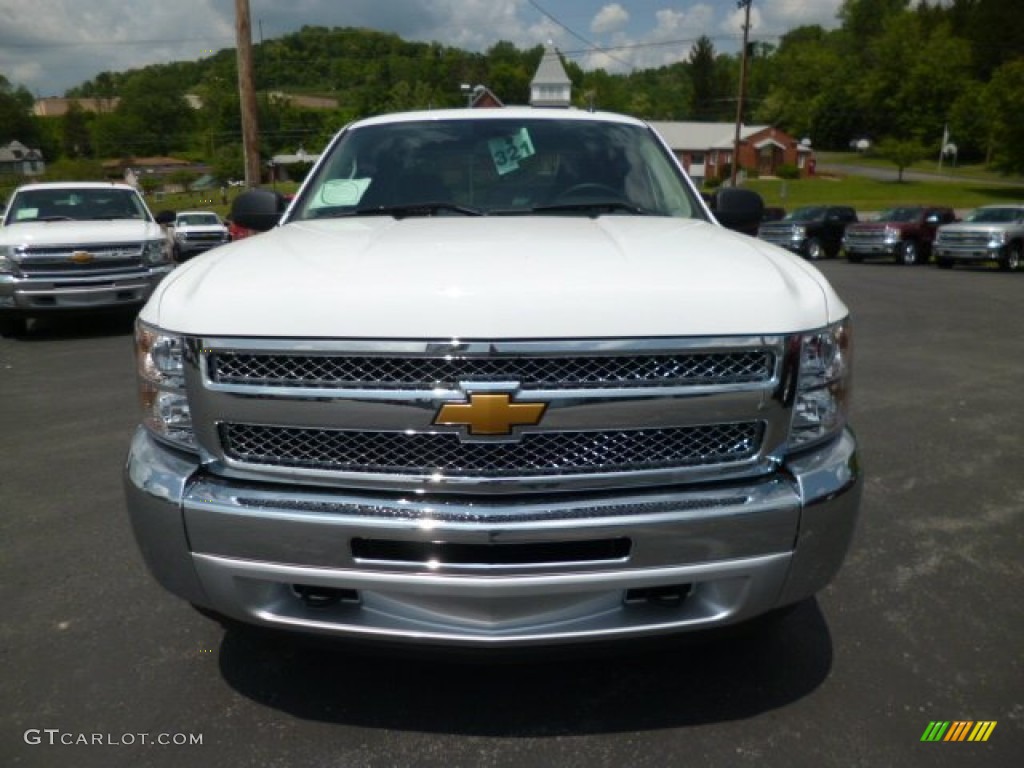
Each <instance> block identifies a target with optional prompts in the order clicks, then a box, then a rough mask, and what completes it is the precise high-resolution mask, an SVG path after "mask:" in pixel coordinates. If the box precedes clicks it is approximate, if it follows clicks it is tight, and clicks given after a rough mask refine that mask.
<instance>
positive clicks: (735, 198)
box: [711, 187, 764, 236]
mask: <svg viewBox="0 0 1024 768" xmlns="http://www.w3.org/2000/svg"><path fill="white" fill-rule="evenodd" d="M711 210H712V212H713V213H714V214H715V218H716V219H718V221H719V223H720V224H721V225H722V226H723V227H728V228H729V229H732V230H735V231H737V232H742V233H743V234H745V235H751V236H756V235H757V227H758V225H759V224H760V223H761V218H762V217H763V216H764V200H763V199H762V198H761V196H760V195H759V194H757V192H754V191H752V190H749V189H737V188H735V187H723V188H722V189H719V190H718V191H716V192H715V194H714V195H712V197H711Z"/></svg>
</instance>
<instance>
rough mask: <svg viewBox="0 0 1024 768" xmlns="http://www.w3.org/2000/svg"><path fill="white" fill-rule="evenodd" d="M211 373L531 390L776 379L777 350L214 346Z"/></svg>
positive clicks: (232, 378)
mask: <svg viewBox="0 0 1024 768" xmlns="http://www.w3.org/2000/svg"><path fill="white" fill-rule="evenodd" d="M208 367H209V372H210V377H211V379H212V380H213V381H215V382H218V383H220V384H232V385H239V386H277V387H312V388H333V389H355V388H359V389H434V388H439V387H440V388H447V389H456V388H458V386H459V383H460V382H467V381H469V382H471V381H515V382H518V383H519V385H520V386H521V387H524V388H532V389H587V388H613V387H620V388H622V387H672V386H686V385H697V384H714V385H724V384H749V383H758V382H766V381H769V380H771V377H772V375H773V371H774V367H775V355H774V353H772V352H771V351H770V350H765V349H756V350H744V351H730V352H715V353H688V354H662V355H632V356H619V355H615V356H612V355H608V356H600V355H592V356H584V357H575V356H574V357H511V356H510V357H479V358H477V357H463V358H450V359H446V358H427V357H419V358H418V357H384V356H382V357H377V356H361V357H360V356H350V355H345V356H340V355H337V356H334V355H290V354H289V355H284V354H252V353H241V352H215V353H212V354H210V356H209V358H208Z"/></svg>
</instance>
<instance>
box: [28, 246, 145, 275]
mask: <svg viewBox="0 0 1024 768" xmlns="http://www.w3.org/2000/svg"><path fill="white" fill-rule="evenodd" d="M76 251H85V252H87V253H90V254H92V257H93V258H92V260H91V261H88V262H85V263H83V264H78V263H75V262H74V261H72V259H71V256H72V254H73V253H75V252H76ZM143 267H144V264H143V262H142V247H141V246H140V245H138V244H137V243H125V244H116V243H107V244H104V245H82V246H75V245H72V246H68V245H64V246H59V247H49V248H29V249H26V250H25V251H23V252H22V253H21V254H20V255H19V258H18V270H19V271H20V272H21V273H22V274H23V275H34V276H45V275H48V274H53V275H60V276H67V275H102V274H105V273H107V272H124V271H125V270H131V269H142V268H143Z"/></svg>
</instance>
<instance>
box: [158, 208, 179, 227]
mask: <svg viewBox="0 0 1024 768" xmlns="http://www.w3.org/2000/svg"><path fill="white" fill-rule="evenodd" d="M177 215H178V214H176V213H175V212H174V211H159V212H158V213H157V214H156V216H154V217H153V218H154V219H156V223H157V224H159V225H160V226H161V227H166V226H167V225H168V224H173V223H174V219H175V218H176V217H177Z"/></svg>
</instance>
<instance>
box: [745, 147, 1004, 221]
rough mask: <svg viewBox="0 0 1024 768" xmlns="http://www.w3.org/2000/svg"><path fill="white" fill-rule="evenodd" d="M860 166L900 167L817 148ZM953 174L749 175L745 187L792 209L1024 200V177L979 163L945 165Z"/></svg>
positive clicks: (823, 161)
mask: <svg viewBox="0 0 1024 768" xmlns="http://www.w3.org/2000/svg"><path fill="white" fill-rule="evenodd" d="M831 164H835V165H861V166H870V167H874V168H881V169H884V170H887V171H891V172H892V173H893V175H894V176H895V173H896V167H895V166H894V165H893V164H892V163H890V162H887V161H885V160H881V159H879V158H870V157H864V156H861V155H856V154H845V153H827V152H823V153H819V155H818V166H819V167H821V166H827V165H831ZM908 170H913V171H920V172H923V173H936V171H937V170H938V169H937V166H936V161H930V162H923V163H918V164H917V165H915V166H914V167H913V168H910V169H908ZM943 172H944V173H946V174H949V176H953V177H955V178H945V179H936V180H934V181H931V180H929V181H916V180H914V181H910V180H905V181H903V182H897V181H895V180H879V179H870V178H867V177H865V176H854V175H846V176H841V175H827V174H823V175H818V176H816V177H814V178H807V179H800V180H798V181H786V180H783V179H770V178H768V179H748V180H747V181H746V182H745V184H744V186H746V187H748V188H749V189H753V190H756V191H757V192H759V193H760V194H761V195H762V197H764V199H765V205H771V206H782V207H783V208H786V210H792V209H793V208H796V207H798V206H801V205H814V204H816V203H831V204H837V205H852V206H853V207H854V208H856V209H857V210H858V211H879V210H883V209H885V208H889V207H891V206H895V205H901V204H907V203H926V204H931V205H948V206H951V207H953V208H956V209H958V210H970V209H971V208H977V207H978V206H979V205H987V204H989V203H1004V202H1020V201H1024V179H1022V178H1007V177H1005V176H1000V175H998V174H995V173H992V172H991V171H986V170H985V169H983V168H980V167H963V168H955V169H950V168H948V167H946V168H944V169H943Z"/></svg>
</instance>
